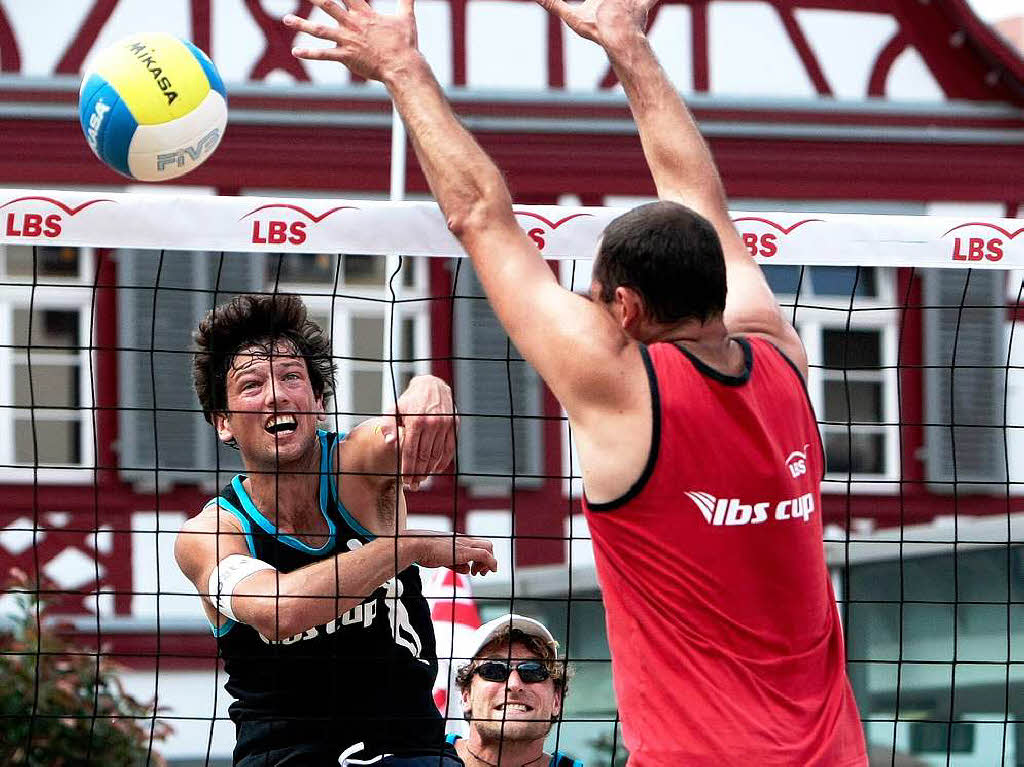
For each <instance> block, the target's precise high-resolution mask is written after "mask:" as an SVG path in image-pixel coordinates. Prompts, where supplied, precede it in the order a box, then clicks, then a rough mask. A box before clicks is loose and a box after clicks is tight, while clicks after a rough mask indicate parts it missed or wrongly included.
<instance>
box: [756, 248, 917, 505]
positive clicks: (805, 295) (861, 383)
mask: <svg viewBox="0 0 1024 767" xmlns="http://www.w3.org/2000/svg"><path fill="white" fill-rule="evenodd" d="M762 268H763V271H764V274H765V277H766V278H767V279H768V283H769V285H770V286H771V288H772V290H773V292H774V293H775V295H776V297H777V298H778V299H779V302H780V304H781V305H782V309H783V312H784V313H785V314H786V315H787V316H788V317H789V319H790V320H791V321H792V322H793V324H794V325H795V326H796V329H797V331H798V332H799V333H800V337H801V338H802V339H803V342H804V346H805V347H806V349H807V360H808V364H809V373H808V381H807V389H808V393H809V394H810V397H811V402H812V403H813V405H814V409H815V412H816V414H817V417H818V422H819V425H820V428H821V435H822V441H823V442H824V445H825V461H826V476H825V479H826V483H828V482H835V483H841V484H842V487H839V486H835V489H836V490H845V488H846V486H847V485H848V484H849V483H851V482H853V483H857V485H858V486H857V489H858V490H862V491H870V490H872V489H876V490H877V491H879V492H882V491H887V490H888V489H889V487H888V483H890V482H892V481H896V480H898V479H899V431H898V430H899V400H898V396H897V378H896V377H897V367H896V365H897V359H896V357H897V341H898V336H897V330H896V328H897V327H898V321H899V316H898V310H897V309H895V308H894V300H893V297H894V294H895V272H894V270H891V269H881V268H876V267H845V266H842V267H825V266H812V267H798V266H770V265H769V266H763V267H762ZM824 489H825V490H828V489H829V486H828V485H827V484H826V485H825V488H824Z"/></svg>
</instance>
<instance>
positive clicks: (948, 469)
mask: <svg viewBox="0 0 1024 767" xmlns="http://www.w3.org/2000/svg"><path fill="white" fill-rule="evenodd" d="M965 285H966V294H965V292H964V288H965ZM924 301H925V306H926V307H929V308H926V309H925V310H924V331H925V366H926V367H925V421H926V423H927V424H928V426H927V427H926V428H925V446H926V454H927V467H926V478H927V480H928V482H929V483H930V484H929V487H930V489H932V490H934V491H936V492H943V493H952V492H954V491H955V492H957V493H991V492H993V490H998V489H999V488H994V487H992V486H991V484H984V483H1003V482H1005V481H1006V443H1005V440H1004V425H1005V419H1004V405H1005V402H1006V364H1007V359H1006V344H1005V340H1004V335H1005V331H1004V328H1005V323H1006V274H1005V273H1004V272H1002V271H995V270H993V271H983V270H978V269H974V270H966V269H930V270H927V271H926V272H924ZM954 355H955V365H956V366H955V367H954V366H953V365H954ZM954 479H955V480H956V482H957V484H956V485H955V486H954V484H953V482H954ZM965 482H966V483H968V484H960V483H965Z"/></svg>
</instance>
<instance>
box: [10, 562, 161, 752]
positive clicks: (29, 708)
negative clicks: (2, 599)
mask: <svg viewBox="0 0 1024 767" xmlns="http://www.w3.org/2000/svg"><path fill="white" fill-rule="evenodd" d="M10 575H11V583H10V584H9V588H8V589H7V593H9V594H12V595H13V596H14V598H15V602H16V610H15V612H14V614H13V615H12V616H8V620H9V621H10V623H9V624H8V625H7V627H6V628H7V629H8V630H9V632H10V633H8V632H7V631H4V632H0V767H7V766H8V765H15V764H17V765H30V766H31V767H71V765H85V764H96V765H100V764H102V765H104V767H107V766H108V765H109V767H132V765H136V764H140V763H144V762H145V761H146V759H147V753H148V752H149V745H150V739H151V738H152V740H153V741H161V740H163V739H165V738H166V737H167V736H168V735H169V734H170V732H171V729H170V727H169V726H168V725H167V724H166V723H165V722H162V721H160V720H155V721H154V719H153V716H154V714H155V712H154V709H153V707H152V706H151V705H145V704H142V703H140V702H138V701H137V700H135V699H134V698H132V697H131V696H130V695H128V694H127V693H126V692H125V691H124V689H123V688H122V686H121V683H120V680H119V679H118V673H119V671H120V669H119V668H118V667H117V666H116V665H115V664H113V663H112V662H111V661H110V660H109V659H107V658H105V657H103V653H102V652H100V653H99V655H98V657H97V653H95V652H89V651H86V650H82V649H80V648H77V647H74V646H72V645H71V644H70V643H69V642H68V641H66V640H65V639H63V638H62V637H60V636H59V635H58V634H57V633H56V631H54V628H53V625H52V623H51V622H49V621H46V620H41V619H40V616H41V615H42V614H43V610H44V608H45V606H46V605H45V601H44V599H43V598H41V597H40V594H39V588H38V587H36V586H34V585H33V584H32V583H30V582H29V580H28V578H27V577H26V576H25V574H24V573H22V572H21V571H18V570H11V572H10ZM40 627H41V628H40ZM148 758H149V763H150V764H156V765H163V764H164V760H163V759H162V758H161V757H160V756H159V755H157V754H156V753H155V752H154V753H150V754H149V757H148Z"/></svg>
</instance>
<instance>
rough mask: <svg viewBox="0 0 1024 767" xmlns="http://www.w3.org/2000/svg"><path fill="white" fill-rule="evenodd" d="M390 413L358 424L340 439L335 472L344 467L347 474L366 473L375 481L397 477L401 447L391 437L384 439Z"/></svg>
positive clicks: (368, 477) (368, 478)
mask: <svg viewBox="0 0 1024 767" xmlns="http://www.w3.org/2000/svg"><path fill="white" fill-rule="evenodd" d="M390 420H391V419H390V418H389V417H387V416H381V417H379V418H370V419H368V420H366V421H363V422H362V423H360V424H359V425H358V426H356V427H355V428H354V429H352V431H350V432H349V433H348V434H346V435H345V438H344V439H343V440H340V441H339V442H338V450H337V452H336V453H335V454H334V457H333V461H332V464H333V466H334V470H335V472H339V471H341V470H342V469H343V468H344V471H345V472H346V473H348V472H353V473H354V474H356V475H357V476H359V475H362V476H365V477H366V479H367V481H369V482H371V483H373V484H376V483H377V482H378V481H385V480H389V479H393V478H394V473H395V469H396V466H397V465H398V463H397V460H398V448H397V446H396V443H395V442H394V441H393V440H392V441H390V442H388V441H385V436H384V430H383V429H384V426H385V425H386V424H387V422H388V421H390Z"/></svg>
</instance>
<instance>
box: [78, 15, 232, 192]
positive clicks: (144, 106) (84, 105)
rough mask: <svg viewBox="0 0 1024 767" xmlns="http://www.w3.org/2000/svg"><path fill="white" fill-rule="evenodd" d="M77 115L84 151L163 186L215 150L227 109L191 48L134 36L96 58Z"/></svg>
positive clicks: (210, 69)
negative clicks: (89, 151) (83, 136)
mask: <svg viewBox="0 0 1024 767" xmlns="http://www.w3.org/2000/svg"><path fill="white" fill-rule="evenodd" d="M78 117H79V120H80V121H81V123H82V130H83V131H84V132H85V139H86V141H88V142H89V146H90V147H92V151H94V152H95V153H96V156H97V157H99V158H100V159H101V160H103V162H105V163H106V164H107V165H109V166H110V167H111V168H113V169H114V170H116V171H117V172H118V173H121V174H123V175H125V176H128V177H129V178H133V179H136V180H138V181H166V180H168V179H172V178H177V177H178V176H182V175H184V174H185V173H188V172H189V171H190V170H192V169H193V168H195V167H197V166H198V165H199V164H200V163H202V162H203V161H204V160H205V159H206V158H207V157H209V156H210V154H211V153H212V152H213V150H214V149H216V147H217V145H218V144H219V143H220V140H221V137H222V136H223V135H224V127H225V125H226V124H227V118H228V104H227V96H226V93H225V90H224V83H223V82H222V81H221V79H220V75H219V74H218V73H217V69H216V67H214V65H213V62H212V61H210V59H209V57H208V56H207V55H206V54H205V53H203V52H202V51H201V50H199V49H198V48H196V47H195V46H194V45H192V43H190V42H187V41H185V40H179V39H178V38H176V37H171V36H170V35H165V34H147V35H135V36H133V37H128V38H125V39H124V40H121V41H120V42H118V43H115V44H114V45H112V46H110V47H109V48H106V49H105V50H103V51H102V52H101V53H99V54H98V55H97V56H96V58H95V60H94V61H93V63H92V66H91V68H90V69H89V71H88V72H86V74H85V77H84V78H83V79H82V90H81V92H80V93H79V98H78Z"/></svg>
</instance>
